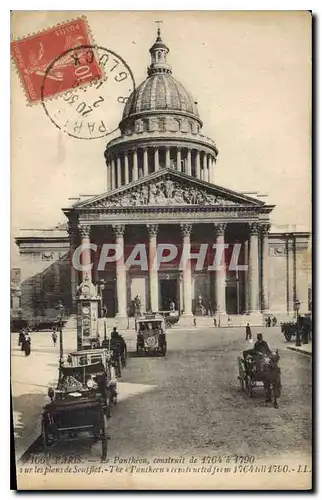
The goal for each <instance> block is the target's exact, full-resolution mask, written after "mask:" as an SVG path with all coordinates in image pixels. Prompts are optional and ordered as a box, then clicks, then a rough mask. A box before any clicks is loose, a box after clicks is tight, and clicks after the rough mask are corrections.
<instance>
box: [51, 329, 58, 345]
mask: <svg viewBox="0 0 322 500" xmlns="http://www.w3.org/2000/svg"><path fill="white" fill-rule="evenodd" d="M51 338H52V339H53V343H54V347H56V342H57V333H56V328H55V327H54V328H53V333H52V334H51Z"/></svg>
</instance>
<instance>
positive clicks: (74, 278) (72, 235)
mask: <svg viewBox="0 0 322 500" xmlns="http://www.w3.org/2000/svg"><path fill="white" fill-rule="evenodd" d="M67 231H68V235H69V265H70V290H71V295H72V312H76V297H77V286H78V270H77V269H76V268H75V267H74V264H73V254H74V252H75V250H76V248H77V225H76V223H74V222H73V221H68V226H67Z"/></svg>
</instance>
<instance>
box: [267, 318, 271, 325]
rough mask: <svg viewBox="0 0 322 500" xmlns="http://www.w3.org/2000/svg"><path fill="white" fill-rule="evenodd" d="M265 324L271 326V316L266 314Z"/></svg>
mask: <svg viewBox="0 0 322 500" xmlns="http://www.w3.org/2000/svg"><path fill="white" fill-rule="evenodd" d="M267 326H268V328H270V326H271V317H270V316H268V318H267Z"/></svg>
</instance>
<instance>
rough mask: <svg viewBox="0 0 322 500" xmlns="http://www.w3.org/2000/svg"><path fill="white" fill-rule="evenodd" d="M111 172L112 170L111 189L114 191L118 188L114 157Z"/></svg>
mask: <svg viewBox="0 0 322 500" xmlns="http://www.w3.org/2000/svg"><path fill="white" fill-rule="evenodd" d="M111 170H112V174H111V187H112V189H115V188H116V179H115V158H114V156H113V157H112V160H111Z"/></svg>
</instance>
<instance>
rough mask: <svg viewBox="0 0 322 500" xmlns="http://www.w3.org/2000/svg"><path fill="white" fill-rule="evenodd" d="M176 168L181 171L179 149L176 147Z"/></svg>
mask: <svg viewBox="0 0 322 500" xmlns="http://www.w3.org/2000/svg"><path fill="white" fill-rule="evenodd" d="M177 170H178V172H181V149H180V148H177Z"/></svg>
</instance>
